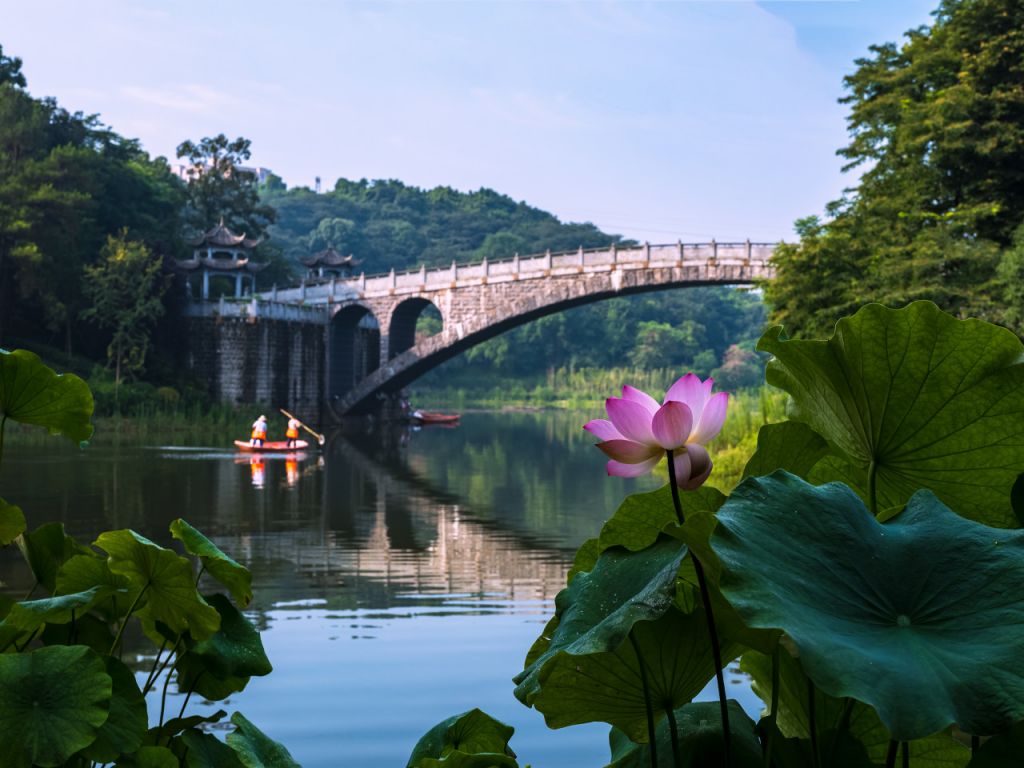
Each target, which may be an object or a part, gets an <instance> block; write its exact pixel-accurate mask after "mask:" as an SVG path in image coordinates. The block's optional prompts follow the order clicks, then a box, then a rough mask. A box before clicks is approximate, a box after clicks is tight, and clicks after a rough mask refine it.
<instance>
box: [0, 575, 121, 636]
mask: <svg viewBox="0 0 1024 768" xmlns="http://www.w3.org/2000/svg"><path fill="white" fill-rule="evenodd" d="M104 596H105V589H104V588H103V587H93V588H92V589H88V590H86V591H85V592H76V593H74V594H73V595H61V596H60V597H45V598H42V599H39V600H23V601H22V602H20V603H15V604H14V605H13V606H11V610H10V612H9V613H8V614H7V618H5V619H4V620H3V622H0V649H2V648H5V647H6V646H7V645H8V644H9V643H10V641H11V640H12V639H14V638H19V639H20V638H22V637H25V638H27V637H29V636H31V635H32V634H33V633H34V632H35V631H36V630H38V629H39V628H40V627H41V626H43V625H44V624H67V623H68V622H70V621H74V619H75V615H76V614H77V615H79V616H81V615H82V614H84V613H86V612H87V611H88V610H89V609H90V608H91V607H92V606H93V605H94V604H95V603H96V601H97V600H100V599H102V598H103V597H104ZM108 650H109V649H108Z"/></svg>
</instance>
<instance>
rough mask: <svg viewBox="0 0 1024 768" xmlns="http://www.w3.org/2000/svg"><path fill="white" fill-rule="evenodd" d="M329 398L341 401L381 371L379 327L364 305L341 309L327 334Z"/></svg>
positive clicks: (336, 313) (372, 314)
mask: <svg viewBox="0 0 1024 768" xmlns="http://www.w3.org/2000/svg"><path fill="white" fill-rule="evenodd" d="M327 350H328V352H327V396H328V398H331V399H333V398H338V397H341V396H343V395H345V394H346V393H348V392H350V391H351V390H352V388H353V387H354V386H355V385H356V384H357V383H358V382H360V381H363V380H364V379H366V377H368V376H369V375H370V374H371V373H373V372H374V371H376V370H377V369H378V368H380V324H379V323H378V322H377V318H376V316H375V315H374V313H373V311H372V310H371V309H370V308H369V307H366V306H363V305H362V304H349V305H347V306H344V307H341V308H340V309H339V310H338V311H337V312H335V313H334V316H333V317H332V318H331V322H330V325H329V326H328V331H327Z"/></svg>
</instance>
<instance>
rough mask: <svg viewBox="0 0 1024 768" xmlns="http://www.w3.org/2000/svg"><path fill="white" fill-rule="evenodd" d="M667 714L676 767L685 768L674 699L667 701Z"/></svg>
mask: <svg viewBox="0 0 1024 768" xmlns="http://www.w3.org/2000/svg"><path fill="white" fill-rule="evenodd" d="M665 716H666V717H667V718H668V732H669V734H670V735H671V737H672V758H673V762H674V764H675V766H676V768H683V756H682V754H680V752H679V731H678V730H677V728H676V713H675V710H674V709H672V700H671V699H669V700H668V701H666V702H665Z"/></svg>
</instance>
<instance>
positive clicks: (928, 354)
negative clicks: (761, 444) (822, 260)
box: [758, 301, 1024, 527]
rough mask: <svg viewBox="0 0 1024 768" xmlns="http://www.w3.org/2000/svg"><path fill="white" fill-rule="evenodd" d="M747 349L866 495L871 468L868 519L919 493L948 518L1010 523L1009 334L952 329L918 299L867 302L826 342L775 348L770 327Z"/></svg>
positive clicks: (1022, 373) (1015, 367)
mask: <svg viewBox="0 0 1024 768" xmlns="http://www.w3.org/2000/svg"><path fill="white" fill-rule="evenodd" d="M758 349H761V350H764V351H766V352H770V353H771V354H772V355H774V356H775V359H774V360H772V361H771V362H770V363H769V364H768V371H767V377H768V383H769V384H773V385H775V386H778V387H781V388H782V389H785V390H786V391H787V392H789V394H790V395H791V396H792V398H793V405H794V412H793V418H794V419H796V420H798V421H803V422H805V423H806V424H808V425H809V426H810V427H811V428H812V429H813V430H814V431H815V432H817V433H818V434H820V435H821V436H822V437H824V438H825V439H826V440H828V442H829V444H830V445H831V446H832V447H833V448H834V449H835V451H837V452H838V456H839V458H840V460H841V461H842V462H843V463H845V464H846V465H847V468H846V470H837V473H836V474H835V475H834V476H831V477H827V478H824V479H830V480H831V479H843V480H845V479H846V478H848V477H851V476H853V477H856V478H857V482H856V484H855V485H854V487H855V488H856V489H857V490H858V492H859V493H860V494H861V496H862V497H864V498H867V492H868V482H867V475H868V467H869V465H870V464H871V463H872V462H874V464H875V467H876V471H877V501H878V506H877V508H878V509H879V510H882V509H886V508H890V507H895V506H898V505H901V504H903V503H904V502H906V500H907V499H909V498H910V496H911V495H912V494H913V493H914V492H915V491H917V490H918V489H919V488H922V487H923V488H929V489H931V490H932V491H934V492H935V493H936V494H937V495H938V496H939V498H941V499H942V500H943V501H944V502H945V503H946V504H948V505H949V506H950V507H952V508H953V509H955V510H956V511H957V512H959V513H960V514H962V515H964V516H966V517H970V518H972V519H974V520H978V521H979V522H984V523H986V524H989V525H997V526H1000V527H1008V526H1016V525H1017V521H1016V518H1015V517H1014V515H1013V512H1012V510H1011V508H1010V488H1011V487H1012V486H1013V483H1014V481H1015V480H1016V479H1017V476H1018V475H1019V474H1020V473H1021V472H1022V471H1024V354H1022V353H1024V346H1022V345H1021V342H1020V340H1019V339H1018V338H1017V337H1016V336H1015V335H1014V334H1013V333H1011V332H1010V331H1008V330H1006V329H1004V328H999V327H997V326H994V325H990V324H988V323H984V322H982V321H980V320H957V319H956V318H953V317H951V316H950V315H947V314H945V313H944V312H942V311H941V310H939V309H938V307H936V306H935V305H934V304H931V303H930V302H925V301H918V302H914V303H913V304H910V305H909V306H907V307H905V308H903V309H899V310H892V309H886V308H885V307H882V306H880V305H878V304H869V305H867V306H865V307H863V308H862V309H861V310H860V311H859V312H857V313H856V314H855V315H853V316H852V317H848V318H844V319H843V320H840V321H839V323H838V324H837V325H836V331H835V334H834V335H833V336H832V338H830V339H829V340H828V341H805V340H787V339H784V338H783V336H782V330H781V328H772V329H771V330H769V331H768V332H767V333H765V335H764V336H763V337H762V338H761V340H760V342H759V343H758Z"/></svg>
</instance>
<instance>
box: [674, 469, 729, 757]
mask: <svg viewBox="0 0 1024 768" xmlns="http://www.w3.org/2000/svg"><path fill="white" fill-rule="evenodd" d="M667 453H668V484H669V487H670V488H671V489H672V504H673V506H674V507H675V510H676V518H677V519H678V520H679V524H680V525H683V523H685V522H686V517H685V515H684V514H683V505H682V502H681V501H680V500H679V486H677V485H676V465H675V461H673V459H674V456H673V452H672V451H671V450H669V451H667ZM690 557H691V558H693V570H694V571H695V572H696V573H697V584H698V585H699V586H700V599H701V602H703V603H704V616H705V618H706V619H707V622H708V639H709V640H710V641H711V654H712V657H713V658H714V660H715V680H716V682H717V683H718V706H719V711H720V712H721V716H722V738H723V739H724V744H723V754H724V756H725V768H729V767H730V766H731V765H732V743H731V742H732V736H731V733H730V729H729V706H728V704H727V700H726V698H725V671H724V670H723V669H722V649H721V648H720V647H719V645H718V628H717V627H716V626H715V612H714V610H713V609H712V608H711V592H710V590H709V589H708V580H707V576H705V575H704V566H702V565H701V563H700V560H699V559H698V557H697V554H696V553H695V552H694V551H693V550H692V549H691V550H690Z"/></svg>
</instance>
